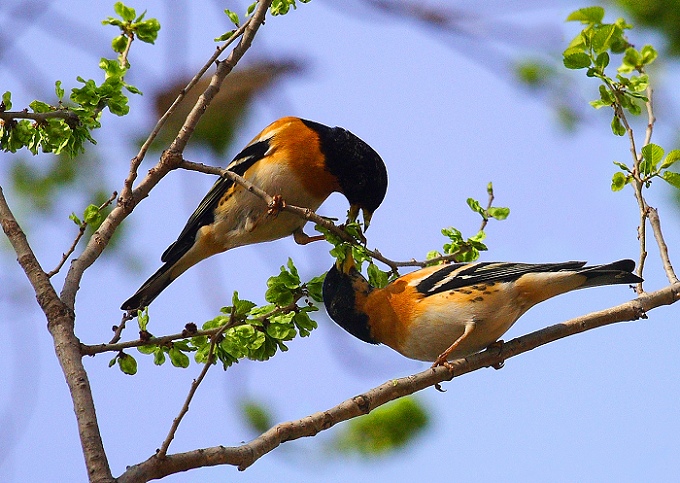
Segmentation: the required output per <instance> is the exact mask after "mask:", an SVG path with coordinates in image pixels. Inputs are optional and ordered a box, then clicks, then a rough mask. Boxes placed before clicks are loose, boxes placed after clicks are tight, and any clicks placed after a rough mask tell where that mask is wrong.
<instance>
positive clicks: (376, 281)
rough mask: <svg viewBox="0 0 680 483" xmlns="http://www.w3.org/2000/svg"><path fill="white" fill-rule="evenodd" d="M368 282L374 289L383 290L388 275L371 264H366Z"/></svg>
mask: <svg viewBox="0 0 680 483" xmlns="http://www.w3.org/2000/svg"><path fill="white" fill-rule="evenodd" d="M367 271H368V282H369V283H370V284H371V285H372V286H373V287H376V288H383V287H384V286H386V285H387V283H388V281H389V274H388V273H387V272H383V271H382V270H380V268H378V266H377V265H376V264H375V263H373V262H371V263H369V264H368V270H367Z"/></svg>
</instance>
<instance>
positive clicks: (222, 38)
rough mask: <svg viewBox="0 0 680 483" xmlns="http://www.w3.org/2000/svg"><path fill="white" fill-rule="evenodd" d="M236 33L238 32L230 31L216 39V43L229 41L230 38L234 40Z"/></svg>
mask: <svg viewBox="0 0 680 483" xmlns="http://www.w3.org/2000/svg"><path fill="white" fill-rule="evenodd" d="M234 32H236V31H235V30H230V31H229V32H225V33H223V34H222V35H220V36H219V37H215V38H214V39H213V40H214V41H215V42H224V41H225V40H229V39H230V38H232V37H233V36H234Z"/></svg>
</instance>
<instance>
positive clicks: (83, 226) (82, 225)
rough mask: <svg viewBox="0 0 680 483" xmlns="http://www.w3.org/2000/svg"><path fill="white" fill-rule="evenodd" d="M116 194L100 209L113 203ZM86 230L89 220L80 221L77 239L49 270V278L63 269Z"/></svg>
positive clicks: (100, 208)
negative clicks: (52, 268)
mask: <svg viewBox="0 0 680 483" xmlns="http://www.w3.org/2000/svg"><path fill="white" fill-rule="evenodd" d="M116 196H118V193H116V192H115V191H114V192H113V195H112V196H111V197H110V198H109V199H108V200H106V201H105V202H104V203H103V204H102V205H101V206H100V207H99V210H103V209H104V208H106V207H107V206H108V205H110V204H111V203H113V200H115V199H116ZM85 230H87V222H86V221H83V222H82V223H80V227H79V228H78V234H77V235H76V238H75V240H73V243H72V244H71V246H70V247H69V249H68V250H67V251H66V253H63V254H62V256H61V260H60V261H59V264H58V265H57V266H56V267H55V268H54V270H51V271H49V272H47V277H48V278H52V277H54V276H55V275H56V274H57V273H59V270H61V267H63V266H64V263H66V260H68V257H70V256H71V254H72V253H73V252H74V251H75V250H76V246H78V242H79V241H80V239H81V238H82V237H83V235H84V234H85Z"/></svg>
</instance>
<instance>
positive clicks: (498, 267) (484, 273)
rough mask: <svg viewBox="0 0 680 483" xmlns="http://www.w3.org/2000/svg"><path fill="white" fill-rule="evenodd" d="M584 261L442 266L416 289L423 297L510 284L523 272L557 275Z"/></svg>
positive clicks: (453, 264) (523, 273) (580, 265)
mask: <svg viewBox="0 0 680 483" xmlns="http://www.w3.org/2000/svg"><path fill="white" fill-rule="evenodd" d="M585 263H586V262H562V263H540V264H533V263H506V262H481V263H452V264H450V265H444V266H443V267H442V268H441V269H439V270H437V271H435V272H433V273H432V274H430V275H429V276H428V277H426V278H425V279H423V280H421V281H420V282H419V283H418V285H417V286H416V289H417V290H418V292H420V293H422V294H423V295H425V296H429V295H434V294H436V293H440V292H445V291H448V290H454V289H460V288H464V287H469V286H471V285H480V284H488V283H492V282H512V281H514V280H517V279H518V278H519V277H521V276H522V275H526V274H527V273H540V272H558V271H560V270H577V269H579V268H581V267H583V266H584V265H585Z"/></svg>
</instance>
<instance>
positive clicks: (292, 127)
mask: <svg viewBox="0 0 680 483" xmlns="http://www.w3.org/2000/svg"><path fill="white" fill-rule="evenodd" d="M227 169H228V170H229V171H232V172H234V173H236V174H239V175H241V176H242V177H244V178H245V179H246V180H248V181H250V182H251V183H252V184H254V185H255V186H257V187H258V188H260V189H262V190H264V191H265V192H266V193H268V194H270V195H272V196H277V197H279V196H280V199H282V200H283V201H284V202H285V203H287V204H290V205H295V206H299V207H304V208H309V209H311V210H316V209H317V208H318V207H319V206H320V205H321V203H323V202H324V200H326V198H328V196H330V195H331V193H333V192H340V193H342V194H343V195H344V196H345V197H346V198H347V201H349V204H350V208H349V212H348V217H349V219H350V220H351V221H355V220H356V219H357V217H358V215H359V211H361V212H362V213H363V221H364V227H365V228H367V227H368V225H369V223H370V220H371V217H372V215H373V212H374V211H375V210H376V209H377V208H378V206H380V204H381V203H382V201H383V198H384V197H385V194H386V192H387V170H386V168H385V163H384V162H383V160H382V159H381V158H380V156H379V155H378V153H376V152H375V150H373V148H371V147H370V146H369V145H368V144H366V143H365V142H364V141H362V140H361V139H359V138H358V137H357V136H355V135H354V134H352V133H351V132H349V131H347V130H345V129H343V128H341V127H328V126H324V125H323V124H319V123H317V122H313V121H308V120H305V119H300V118H297V117H284V118H282V119H279V120H277V121H274V122H273V123H272V124H270V125H269V126H267V127H266V128H265V129H264V131H262V132H261V133H260V134H258V135H257V136H256V137H255V139H253V140H252V141H251V142H250V143H249V144H248V145H247V146H246V147H245V148H244V149H243V150H242V151H241V152H240V153H239V154H238V155H236V157H235V158H234V160H233V161H232V162H231V163H230V164H229V166H227ZM305 223H306V221H305V220H304V219H303V218H301V217H299V216H296V215H295V214H293V213H288V212H285V211H282V212H278V213H272V212H271V210H269V207H268V206H267V204H266V203H265V202H264V201H263V200H262V199H261V198H259V197H258V196H256V195H255V194H253V193H251V192H249V191H248V190H247V189H245V188H244V187H243V186H241V185H239V184H237V183H234V182H233V181H232V180H231V179H230V178H228V177H226V176H222V177H220V178H219V179H218V180H217V182H216V183H215V184H214V185H213V187H212V189H211V190H210V191H209V192H208V194H207V195H206V196H205V198H203V201H201V203H200V204H199V205H198V208H196V211H194V213H193V214H192V215H191V217H190V218H189V220H188V221H187V224H186V226H185V227H184V229H183V230H182V232H181V233H180V234H179V237H178V238H177V241H175V242H174V243H173V244H172V245H170V246H169V247H168V249H167V250H165V252H164V253H163V255H162V256H161V261H162V262H164V264H163V266H162V267H161V268H160V269H159V270H158V271H157V272H156V273H154V274H153V275H152V276H151V278H149V280H147V281H146V282H145V283H144V285H142V286H141V287H140V289H139V290H137V292H136V293H135V294H134V295H133V296H132V297H130V298H129V299H128V300H126V301H125V302H124V303H123V305H122V306H121V309H122V310H135V309H141V308H144V307H145V306H147V305H149V304H150V303H151V301H152V300H154V299H155V298H156V297H157V296H158V294H160V293H161V291H163V289H165V288H166V287H167V286H168V285H169V284H170V283H172V281H173V280H175V279H176V278H177V277H179V276H180V275H181V274H182V273H184V272H185V271H186V270H187V269H188V268H189V267H191V266H193V265H195V264H196V263H198V262H200V261H201V260H203V259H205V258H208V257H210V256H212V255H215V254H217V253H221V252H224V251H226V250H229V249H231V248H235V247H239V246H243V245H249V244H252V243H261V242H266V241H271V240H276V239H279V238H283V237H286V236H288V235H291V234H292V235H293V236H294V239H295V241H296V242H297V243H300V244H304V243H308V242H309V241H311V240H314V239H316V238H315V237H308V236H307V235H306V234H305V233H304V232H303V230H302V228H303V226H304V225H305Z"/></svg>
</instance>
